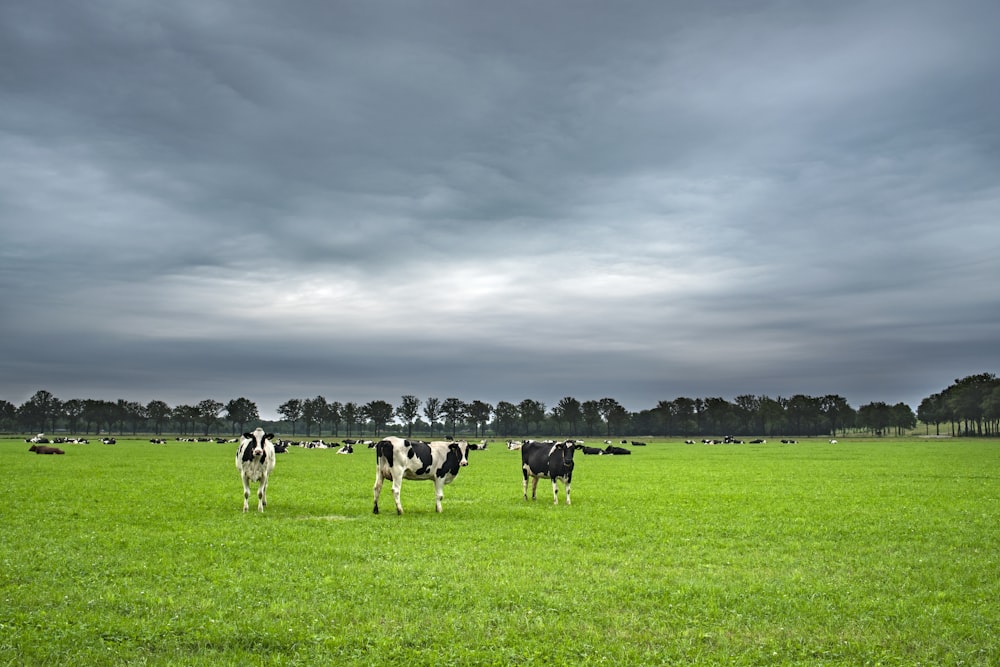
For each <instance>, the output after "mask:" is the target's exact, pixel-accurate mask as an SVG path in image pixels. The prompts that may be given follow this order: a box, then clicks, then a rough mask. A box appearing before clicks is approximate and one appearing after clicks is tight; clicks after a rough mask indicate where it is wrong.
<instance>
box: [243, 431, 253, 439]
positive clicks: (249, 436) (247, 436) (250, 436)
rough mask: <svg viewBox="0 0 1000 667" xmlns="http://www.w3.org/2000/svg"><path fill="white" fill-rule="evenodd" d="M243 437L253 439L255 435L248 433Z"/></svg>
mask: <svg viewBox="0 0 1000 667" xmlns="http://www.w3.org/2000/svg"><path fill="white" fill-rule="evenodd" d="M243 437H244V438H252V437H253V435H252V434H251V433H250V431H247V432H246V433H244V434H243Z"/></svg>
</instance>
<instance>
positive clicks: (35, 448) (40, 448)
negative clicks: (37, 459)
mask: <svg viewBox="0 0 1000 667" xmlns="http://www.w3.org/2000/svg"><path fill="white" fill-rule="evenodd" d="M28 451H29V452H34V453H36V454H65V453H66V452H64V451H63V450H61V449H59V448H58V447H49V446H47V445H32V446H31V447H28Z"/></svg>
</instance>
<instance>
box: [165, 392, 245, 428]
mask: <svg viewBox="0 0 1000 667" xmlns="http://www.w3.org/2000/svg"><path fill="white" fill-rule="evenodd" d="M164 405H166V404H165V403H164ZM226 419H227V420H228V421H229V422H230V423H231V424H232V425H233V435H235V434H237V433H245V432H246V424H247V422H251V421H256V420H258V419H260V413H259V412H258V411H257V404H256V403H254V402H253V401H251V400H250V399H249V398H244V397H243V396H241V397H239V398H234V399H232V400H231V401H229V402H228V403H226Z"/></svg>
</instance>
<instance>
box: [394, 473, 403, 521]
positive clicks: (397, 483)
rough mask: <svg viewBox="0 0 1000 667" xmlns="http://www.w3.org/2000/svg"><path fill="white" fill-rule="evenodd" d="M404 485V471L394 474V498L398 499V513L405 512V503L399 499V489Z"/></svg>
mask: <svg viewBox="0 0 1000 667" xmlns="http://www.w3.org/2000/svg"><path fill="white" fill-rule="evenodd" d="M402 486H403V473H399V474H398V475H393V476H392V499H393V500H394V501H396V514H402V513H403V503H401V502H400V501H399V491H400V488H401V487H402Z"/></svg>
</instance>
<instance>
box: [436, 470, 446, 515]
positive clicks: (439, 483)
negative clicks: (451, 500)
mask: <svg viewBox="0 0 1000 667" xmlns="http://www.w3.org/2000/svg"><path fill="white" fill-rule="evenodd" d="M442 500H444V480H443V479H441V478H440V477H438V478H436V479H435V480H434V511H435V512H437V513H438V514H440V513H441V501H442Z"/></svg>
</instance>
